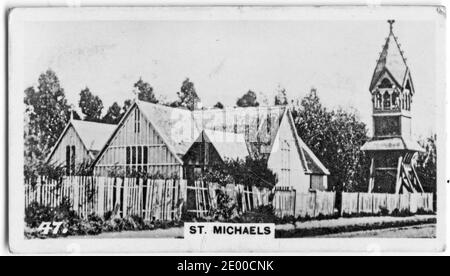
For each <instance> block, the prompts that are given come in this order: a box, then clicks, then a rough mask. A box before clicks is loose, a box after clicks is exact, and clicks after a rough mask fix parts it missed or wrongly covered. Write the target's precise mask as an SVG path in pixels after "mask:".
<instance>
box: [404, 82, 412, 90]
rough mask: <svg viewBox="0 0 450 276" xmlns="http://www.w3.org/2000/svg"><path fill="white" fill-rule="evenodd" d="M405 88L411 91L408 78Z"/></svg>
mask: <svg viewBox="0 0 450 276" xmlns="http://www.w3.org/2000/svg"><path fill="white" fill-rule="evenodd" d="M405 88H406V89H408V90H409V91H411V83H410V82H409V80H407V81H406V86H405Z"/></svg>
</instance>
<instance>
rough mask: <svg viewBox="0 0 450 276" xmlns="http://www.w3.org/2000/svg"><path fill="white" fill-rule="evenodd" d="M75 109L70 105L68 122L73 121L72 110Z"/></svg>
mask: <svg viewBox="0 0 450 276" xmlns="http://www.w3.org/2000/svg"><path fill="white" fill-rule="evenodd" d="M74 109H75V106H74V105H73V104H71V105H70V121H73V110H74Z"/></svg>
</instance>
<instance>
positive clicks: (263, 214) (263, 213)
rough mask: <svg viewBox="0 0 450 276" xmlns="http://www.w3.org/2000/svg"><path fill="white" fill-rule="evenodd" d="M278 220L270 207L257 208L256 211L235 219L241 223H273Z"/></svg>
mask: <svg viewBox="0 0 450 276" xmlns="http://www.w3.org/2000/svg"><path fill="white" fill-rule="evenodd" d="M278 220H279V219H278V218H277V216H276V215H275V210H274V208H273V206H272V205H265V206H259V207H258V208H257V209H256V210H254V211H248V212H246V213H244V214H243V215H242V216H241V217H240V218H239V219H236V221H237V222H241V223H249V222H252V223H275V222H276V221H278Z"/></svg>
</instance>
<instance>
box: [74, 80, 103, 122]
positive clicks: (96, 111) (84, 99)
mask: <svg viewBox="0 0 450 276" xmlns="http://www.w3.org/2000/svg"><path fill="white" fill-rule="evenodd" d="M78 105H79V107H80V108H81V112H82V113H83V114H84V115H85V117H84V120H85V121H92V122H99V121H100V118H101V117H100V116H101V115H102V109H103V103H102V100H101V99H100V98H99V97H98V96H94V94H92V93H91V91H90V90H89V88H88V87H86V88H85V89H83V90H81V92H80V101H79V102H78Z"/></svg>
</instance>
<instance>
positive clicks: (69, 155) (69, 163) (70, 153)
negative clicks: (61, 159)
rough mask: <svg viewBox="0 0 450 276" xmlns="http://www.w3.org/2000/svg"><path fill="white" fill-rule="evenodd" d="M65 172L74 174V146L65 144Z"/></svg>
mask: <svg viewBox="0 0 450 276" xmlns="http://www.w3.org/2000/svg"><path fill="white" fill-rule="evenodd" d="M66 174H67V175H71V174H75V146H66Z"/></svg>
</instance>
